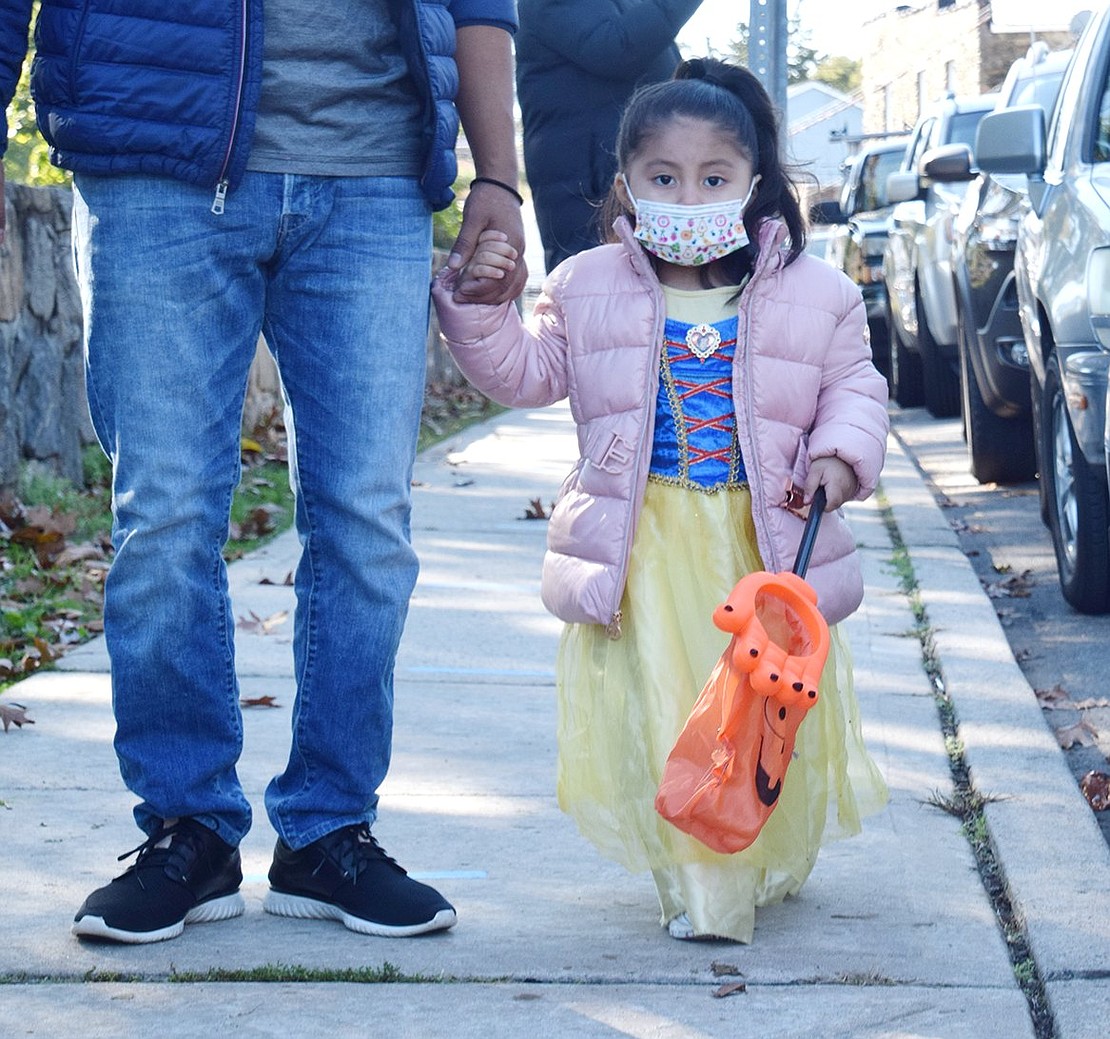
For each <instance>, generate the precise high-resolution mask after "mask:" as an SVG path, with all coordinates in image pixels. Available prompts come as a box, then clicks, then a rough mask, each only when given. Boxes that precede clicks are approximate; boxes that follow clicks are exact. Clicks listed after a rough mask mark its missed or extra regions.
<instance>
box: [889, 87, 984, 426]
mask: <svg viewBox="0 0 1110 1039" xmlns="http://www.w3.org/2000/svg"><path fill="white" fill-rule="evenodd" d="M997 99H998V95H997V94H984V95H982V96H980V97H975V98H966V99H958V98H955V97H949V98H946V99H945V100H944V101H942V102H940V103H939V104H938V105H936V106H934V107H933V108H932V109H930V110H929V111H927V112H926V113H925V114H924V115H923V116H922V117H921V119H920V120H918V123H917V126H916V127H915V128H914V131H913V135H912V136H911V137H910V142H909V145H908V146H907V148H906V152H905V157H904V158H903V160H902V166H901V169H900V170H899V171H898V172H897V173H892V174H891V175H890V177H889V178H888V179H887V200H888V201H889V202H891V203H896V205H895V206H894V211H893V213H892V215H891V226H890V231H889V233H888V235H887V243H886V251H885V253H884V255H883V281H884V283H885V284H886V292H887V301H888V308H887V326H888V328H889V329H890V357H891V366H890V367H891V383H892V387H893V397H894V399H895V400H896V401H897V402H898V403H899V404H901V405H902V406H903V407H909V406H912V405H916V404H924V405H925V407H926V408H928V409H929V411H930V413H931V414H933V415H935V416H937V417H938V418H942V417H947V416H949V415H958V414H959V413H960V377H959V369H958V353H957V350H956V301H955V296H954V292H953V288H952V262H951V242H952V221H953V219H954V218H955V215H956V212H957V211H958V210H959V207H960V203H961V201H962V200H963V196H964V192H965V191H966V190H967V183H966V181H965V182H962V183H961V182H949V183H943V182H941V180H940V179H939V177H938V176H936V175H938V174H939V175H944V173H945V172H946V171H947V170H948V169H949V167H950V166H951V165H952V164H953V163H955V164H956V165H957V166H962V167H963V168H964V169H966V168H967V164H968V161H969V159H968V157H969V155H970V153H971V150H972V147H973V145H974V144H975V131H976V129H977V128H978V125H979V120H980V119H981V118H982V117H983V115H984V113H986V112H989V111H990V110H991V109H992V108H994V104H995V101H997Z"/></svg>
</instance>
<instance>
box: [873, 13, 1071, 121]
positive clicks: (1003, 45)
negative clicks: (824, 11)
mask: <svg viewBox="0 0 1110 1039" xmlns="http://www.w3.org/2000/svg"><path fill="white" fill-rule="evenodd" d="M990 18H991V5H990V0H956V2H955V3H951V4H948V5H947V6H943V7H942V6H940V5H939V4H937V3H935V2H931V3H927V2H922V3H916V4H912V5H910V4H905V5H902V6H900V7H898V8H897V9H896V10H892V11H888V12H887V13H885V14H882V15H880V16H878V17H877V18H874V19H872V20H871V21H870V22H868V23H867V24H866V25H865V26H864V54H865V55H866V57H865V58H864V61H863V82H862V85H861V89H862V91H863V129H864V132H865V133H884V132H896V131H899V130H906V129H909V128H911V127H912V126H913V125H914V124H915V123H916V122H917V118H918V116H919V115H920V114H921V109H922V107H925V106H928V105H931V104H933V103H934V102H936V101H939V100H941V99H942V98H943V97H944V96H945V95H946V94H947V93H948V92H949V91H952V92H953V93H954V94H956V95H957V96H974V95H976V94H981V93H986V92H988V91H991V90H996V89H997V88H998V87H1000V86H1001V85H1002V80H1003V79H1004V78H1005V76H1006V72H1007V70H1008V69H1009V67H1010V65H1011V64H1012V63H1013V62H1014V60H1015V59H1017V58H1019V57H1021V55H1023V54H1024V53H1025V52H1026V51H1027V50H1028V49H1029V45H1030V42H1031V40H1030V37H1029V34H1028V33H992V32H991V31H990ZM1037 39H1040V40H1044V41H1045V42H1046V43H1047V44H1048V46H1049V49H1050V50H1062V49H1064V48H1066V47H1071V46H1073V45H1074V42H1075V41H1074V38H1073V37H1072V36H1071V35H1070V34H1069V33H1041V34H1039V35H1038V37H1037Z"/></svg>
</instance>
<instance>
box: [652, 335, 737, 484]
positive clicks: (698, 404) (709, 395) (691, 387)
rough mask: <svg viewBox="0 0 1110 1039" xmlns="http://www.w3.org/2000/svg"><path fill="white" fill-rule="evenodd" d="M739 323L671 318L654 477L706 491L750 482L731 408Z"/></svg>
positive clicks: (663, 361)
mask: <svg viewBox="0 0 1110 1039" xmlns="http://www.w3.org/2000/svg"><path fill="white" fill-rule="evenodd" d="M737 325H738V322H737V319H736V318H735V317H731V318H728V319H726V320H724V321H718V322H715V323H714V324H712V325H705V324H702V325H691V324H689V323H687V322H685V321H676V320H674V319H673V318H668V319H667V323H666V327H665V329H664V333H663V340H664V341H663V354H662V358H661V360H660V373H659V374H660V378H659V396H658V399H657V401H656V405H655V441H654V444H653V447H652V454H651V470H650V478H651V479H653V480H660V481H662V482H664V483H671V484H677V485H679V486H682V487H688V488H691V489H694V490H699V491H705V492H709V491H717V490H721V489H722V488H725V487H739V486H743V485H744V484H745V483H746V482H747V474H746V473H745V471H744V460H743V459H742V458H741V457H740V445H739V443H738V442H737V440H736V413H735V411H734V410H733V405H732V361H733V358H734V357H735V356H736V332H737Z"/></svg>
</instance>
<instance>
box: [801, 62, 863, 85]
mask: <svg viewBox="0 0 1110 1039" xmlns="http://www.w3.org/2000/svg"><path fill="white" fill-rule="evenodd" d="M811 78H812V79H815V80H817V81H818V82H820V83H825V84H827V85H828V86H830V87H833V88H834V89H836V90H839V91H840V92H841V93H842V94H852V93H855V91H857V90H859V87H860V83H861V82H862V80H863V72H862V67H861V64H860V62H858V61H853V60H852V59H851V58H845V57H844V56H843V55H830V56H829V57H827V58H823V59H821V60H820V61H819V62H818V63H817V68H816V69H815V70H814V73H813V76H812V77H811Z"/></svg>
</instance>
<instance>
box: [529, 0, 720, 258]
mask: <svg viewBox="0 0 1110 1039" xmlns="http://www.w3.org/2000/svg"><path fill="white" fill-rule="evenodd" d="M701 2H702V0H519V3H518V7H519V9H520V31H519V32H518V33H517V36H516V87H517V100H518V102H519V104H520V112H521V116H522V117H523V120H524V169H525V176H526V177H527V178H528V186H529V187H530V188H531V190H532V203H533V205H534V207H535V210H536V222H537V224H538V225H539V230H540V238H541V239H542V240H543V252H544V264H545V266H546V268H547V270H548V271H551V270H552V269H553V268H554V267H555V266H556V265H558V264H559V263H560V262H561V261H563V260H565V259H566V258H567V257H568V256H573V255H574V254H575V253H577V252H581V251H582V250H583V249H589V248H591V247H592V246H595V245H598V244H600V242H602V241H603V240H604V238H605V232H606V231H607V230H608V229H607V228H600V227H599V226H598V216H599V211H600V207H601V204H602V202H603V201H604V199H605V198H606V196H608V194H609V189H610V188H611V187H612V184H613V176H614V174H615V173H616V170H617V160H616V158H615V157H614V154H613V145H614V142H615V141H616V137H617V126H618V124H619V123H620V117H621V112H623V111H624V107H625V103H626V102H627V101H628V99H629V97H631V95H632V93H633V91H634V90H635V89H636V87H638V86H641V85H643V84H646V83H657V82H660V81H662V80H665V79H670V77H671V74H672V73H673V72H674V70H675V68H676V67H677V66H678V63H679V61H681V55H680V54H679V51H678V47H677V46H676V45H675V42H674V40H675V37H676V36H677V35H678V32H679V30H680V29H681V28H682V26H683V25H684V24H685V23H686V22H687V21H688V20H689V18H690V16H691V15H692V14H693V13H694V12H695V11H696V10H697V9H698V8H699V7H700V6H701Z"/></svg>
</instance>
